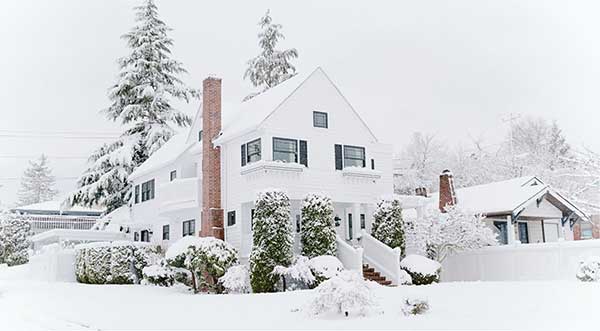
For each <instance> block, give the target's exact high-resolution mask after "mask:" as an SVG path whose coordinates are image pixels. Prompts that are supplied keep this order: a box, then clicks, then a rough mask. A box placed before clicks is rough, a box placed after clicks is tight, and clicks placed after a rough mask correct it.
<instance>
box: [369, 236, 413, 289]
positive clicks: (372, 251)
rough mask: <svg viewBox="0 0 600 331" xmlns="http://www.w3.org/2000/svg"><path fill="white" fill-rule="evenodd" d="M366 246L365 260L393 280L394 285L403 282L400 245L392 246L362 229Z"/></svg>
mask: <svg viewBox="0 0 600 331" xmlns="http://www.w3.org/2000/svg"><path fill="white" fill-rule="evenodd" d="M360 241H361V243H362V247H363V248H364V259H365V262H366V263H368V264H369V265H370V266H372V267H373V268H375V270H376V271H378V272H380V273H381V274H382V275H383V276H385V278H387V279H388V280H391V281H392V284H393V285H398V284H400V283H402V280H403V277H402V273H401V270H400V254H401V253H402V251H401V250H400V248H399V247H396V248H393V249H392V248H390V247H389V246H387V245H386V244H384V243H382V242H381V241H379V240H377V239H375V238H373V236H371V235H370V234H368V233H367V232H366V231H365V230H363V231H362V235H361V239H360Z"/></svg>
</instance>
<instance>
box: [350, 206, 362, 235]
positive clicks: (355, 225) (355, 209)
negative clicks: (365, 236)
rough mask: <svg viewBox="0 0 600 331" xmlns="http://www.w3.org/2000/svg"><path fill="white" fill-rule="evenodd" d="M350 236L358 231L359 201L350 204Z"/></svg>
mask: <svg viewBox="0 0 600 331" xmlns="http://www.w3.org/2000/svg"><path fill="white" fill-rule="evenodd" d="M352 232H353V233H352V238H356V236H357V235H358V234H359V233H360V203H355V204H353V205H352Z"/></svg>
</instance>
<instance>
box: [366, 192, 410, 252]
mask: <svg viewBox="0 0 600 331" xmlns="http://www.w3.org/2000/svg"><path fill="white" fill-rule="evenodd" d="M371 235H372V236H373V237H374V238H376V239H377V240H379V241H381V242H382V243H384V244H386V245H388V246H389V247H391V248H396V247H400V250H401V252H402V254H404V251H405V246H406V245H405V242H404V222H403V221H402V207H401V206H400V200H398V199H396V198H385V199H382V200H381V201H379V202H378V203H377V209H375V212H374V213H373V225H372V227H371Z"/></svg>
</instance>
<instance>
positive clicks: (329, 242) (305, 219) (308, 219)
mask: <svg viewBox="0 0 600 331" xmlns="http://www.w3.org/2000/svg"><path fill="white" fill-rule="evenodd" d="M301 242H302V255H304V256H306V257H308V258H313V257H316V256H320V255H333V256H335V254H336V250H337V243H336V233H335V225H334V220H333V203H332V202H331V198H329V197H327V196H323V195H318V194H309V195H307V196H306V198H304V201H303V203H302V230H301Z"/></svg>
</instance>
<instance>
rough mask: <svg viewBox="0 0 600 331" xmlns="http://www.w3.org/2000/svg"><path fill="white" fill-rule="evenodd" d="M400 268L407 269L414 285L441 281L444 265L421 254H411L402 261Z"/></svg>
mask: <svg viewBox="0 0 600 331" xmlns="http://www.w3.org/2000/svg"><path fill="white" fill-rule="evenodd" d="M400 268H401V269H402V270H404V271H406V272H407V273H408V274H409V275H410V277H411V279H412V283H413V284H414V285H427V284H431V283H437V282H439V281H440V272H441V271H442V265H441V264H440V263H439V262H437V261H434V260H431V259H428V258H426V257H424V256H421V255H414V254H410V255H408V256H407V257H405V258H404V259H403V260H402V261H400Z"/></svg>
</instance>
